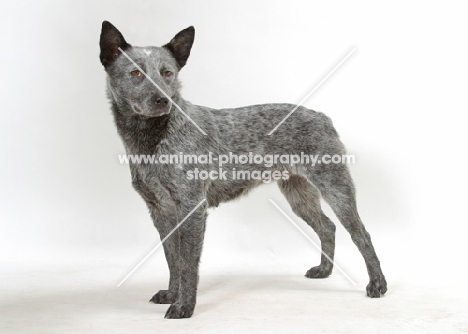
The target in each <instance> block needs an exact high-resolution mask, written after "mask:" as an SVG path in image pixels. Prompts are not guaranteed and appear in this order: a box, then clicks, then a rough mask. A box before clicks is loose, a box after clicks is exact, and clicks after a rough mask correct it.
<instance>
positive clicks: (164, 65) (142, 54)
mask: <svg viewBox="0 0 468 334" xmlns="http://www.w3.org/2000/svg"><path fill="white" fill-rule="evenodd" d="M194 37H195V29H194V28H193V27H189V28H187V29H184V30H182V31H181V32H179V33H178V34H177V35H176V36H175V37H174V38H173V39H172V40H171V41H170V42H169V43H168V44H166V45H164V46H162V47H155V46H151V47H134V46H131V45H130V44H128V43H127V42H126V41H125V39H124V37H123V36H122V34H121V33H120V31H118V30H117V28H115V27H114V26H113V25H112V24H111V23H110V22H107V21H104V22H103V23H102V31H101V39H100V42H99V45H100V47H101V54H100V56H99V58H100V59H101V63H102V65H103V66H104V68H105V70H106V72H107V74H108V90H109V97H110V98H111V100H112V101H113V102H114V103H116V104H117V105H118V106H120V107H121V108H119V109H121V110H123V111H124V112H125V111H126V112H131V113H136V114H139V115H144V116H147V117H157V116H161V115H165V114H168V113H169V112H170V110H171V107H172V103H173V99H175V98H176V97H177V94H178V92H179V89H180V84H179V81H178V79H177V76H178V74H179V71H180V70H181V69H182V67H184V65H185V64H186V62H187V59H188V57H189V55H190V50H191V48H192V44H193V40H194Z"/></svg>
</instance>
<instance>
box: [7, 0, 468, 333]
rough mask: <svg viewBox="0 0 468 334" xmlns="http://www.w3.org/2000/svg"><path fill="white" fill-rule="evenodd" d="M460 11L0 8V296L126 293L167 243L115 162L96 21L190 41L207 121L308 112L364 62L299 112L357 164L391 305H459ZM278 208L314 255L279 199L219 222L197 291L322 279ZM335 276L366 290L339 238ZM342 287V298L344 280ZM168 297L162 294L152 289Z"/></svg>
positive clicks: (413, 5) (414, 7)
mask: <svg viewBox="0 0 468 334" xmlns="http://www.w3.org/2000/svg"><path fill="white" fill-rule="evenodd" d="M466 9H467V8H466V6H465V5H464V3H463V2H452V1H448V2H444V3H443V4H442V3H440V4H439V5H436V4H434V3H427V2H392V4H391V5H390V4H389V5H382V4H377V3H376V2H370V1H369V2H359V3H355V2H353V3H352V4H351V3H348V2H339V3H335V2H333V3H330V2H329V3H327V4H324V3H319V2H311V1H302V2H300V1H289V2H286V1H285V2H279V1H237V2H236V4H235V5H234V4H232V3H229V4H228V3H221V2H219V1H203V2H201V1H200V2H191V1H186V2H184V1H135V2H123V1H100V2H95V1H81V2H72V1H41V2H33V1H25V2H22V3H21V4H18V3H15V4H13V2H6V1H3V2H2V3H1V9H0V16H1V18H0V25H1V31H2V48H1V53H0V57H1V62H0V64H1V74H2V75H1V79H2V80H1V81H0V85H1V106H2V118H1V121H0V136H1V137H0V152H1V165H0V184H1V192H0V196H1V198H0V260H1V261H2V268H3V270H4V275H5V277H9V278H10V280H9V281H8V282H9V285H8V288H5V289H4V290H5V291H6V290H8V291H10V294H11V296H12V298H13V297H15V293H16V292H18V291H20V290H21V289H28V287H30V284H31V282H29V281H25V282H23V283H21V281H18V280H17V279H19V278H18V275H17V274H16V273H17V272H21V273H23V274H24V273H29V272H31V273H42V274H41V275H43V276H41V277H47V272H48V270H49V269H51V268H53V269H51V270H52V271H53V270H57V268H65V267H67V268H68V267H72V268H81V267H87V266H90V267H93V266H95V267H96V266H97V267H99V266H102V267H107V268H113V269H112V270H113V271H112V270H111V271H109V273H110V272H112V274H109V276H107V277H106V278H105V279H106V282H109V284H117V283H118V282H119V281H120V280H121V279H122V278H123V277H124V276H125V275H126V274H127V273H128V272H129V270H130V269H131V268H132V267H133V266H134V265H136V264H137V263H138V261H139V260H140V259H141V258H143V257H144V256H145V255H146V254H147V253H148V252H149V251H150V250H151V249H152V248H153V247H154V246H155V245H156V244H157V243H158V241H159V237H158V234H157V232H156V230H155V229H154V227H153V225H152V222H151V220H150V218H149V215H148V214H147V209H146V207H145V205H144V202H143V200H141V199H140V198H139V196H138V195H137V193H136V192H135V191H133V189H132V187H131V183H130V173H129V170H128V166H125V165H120V164H119V162H118V158H117V155H118V154H122V153H124V149H123V146H122V144H121V141H120V139H119V137H118V135H117V133H116V129H115V126H114V124H113V119H112V115H111V112H110V108H109V103H108V101H107V99H106V95H105V75H106V74H105V72H104V70H103V68H102V65H101V64H100V62H99V58H98V55H99V47H98V41H99V34H100V29H101V22H102V21H103V20H109V21H110V22H112V23H113V24H114V25H115V26H116V27H117V28H118V29H119V30H120V31H121V32H122V33H123V35H124V36H125V38H126V40H127V41H128V42H129V43H131V44H133V45H139V46H145V45H162V44H165V43H166V42H168V41H169V40H170V39H171V38H172V37H173V36H174V35H175V34H176V33H177V32H178V31H180V30H182V29H184V28H186V27H188V26H190V25H194V26H195V29H196V38H195V43H194V46H193V49H192V53H191V57H190V59H189V61H188V64H187V66H186V67H185V68H184V69H183V70H182V72H181V74H180V77H181V80H182V81H183V83H184V88H183V96H184V97H185V98H186V99H187V100H189V101H191V102H192V103H194V104H199V105H205V106H210V107H214V108H222V107H237V106H244V105H249V104H257V103H269V102H290V103H298V102H299V101H300V100H301V99H302V98H303V97H304V96H305V95H306V94H307V93H308V92H309V91H310V90H311V89H312V88H313V87H314V86H315V85H316V84H317V83H318V82H319V81H320V80H321V79H322V78H323V77H324V76H325V75H327V74H328V72H329V71H330V70H331V69H332V68H333V67H334V66H335V65H336V64H337V63H338V62H339V61H340V60H341V59H342V58H343V57H344V56H345V55H346V54H347V53H348V52H349V51H350V50H352V49H353V48H356V52H355V53H354V54H353V55H352V56H351V57H350V58H349V59H348V60H347V61H346V62H345V63H344V64H343V65H342V67H340V68H339V69H338V71H336V72H335V73H334V74H333V75H332V76H331V77H330V78H329V80H328V81H326V83H325V84H324V85H323V86H321V87H320V88H319V89H318V90H317V91H316V92H315V93H314V94H313V96H312V97H311V98H310V99H308V100H307V101H306V102H305V103H304V105H305V106H307V107H309V108H311V109H314V110H318V111H322V112H324V113H326V114H327V115H329V116H330V117H331V118H332V119H333V121H334V124H335V127H336V128H337V130H338V131H339V133H340V135H341V138H342V140H343V142H344V143H345V144H346V146H347V148H348V151H349V152H350V153H352V154H354V155H355V156H356V159H357V163H356V164H355V165H353V166H351V171H352V174H353V177H354V180H355V183H356V186H357V190H358V206H359V210H360V214H361V217H362V219H363V221H364V223H365V225H366V227H367V229H368V231H369V232H370V233H371V235H372V237H373V242H374V246H375V248H376V250H377V253H378V255H379V257H380V260H381V262H382V268H383V270H384V272H385V274H386V275H387V278H388V281H389V296H390V294H391V293H392V288H393V289H394V291H395V290H398V288H399V287H404V286H409V284H416V285H418V284H421V285H427V286H429V287H436V286H437V287H446V286H455V285H456V286H457V287H458V289H460V291H463V293H464V294H465V295H466V292H467V290H466V285H465V284H464V281H465V273H466V270H465V266H464V264H463V263H464V260H465V255H466V252H467V247H466V241H465V236H466V233H467V231H468V227H467V219H466V216H465V207H466V199H467V196H466V189H467V186H468V184H467V176H466V175H467V173H466V163H467V159H466V152H465V144H466V140H467V135H466V126H467V123H466V117H465V115H466V113H467V112H468V110H467V106H468V102H467V99H466V94H467V91H468V79H467V78H468V65H467V63H466V59H468V44H467V43H466V32H467V31H468V30H467V29H468V23H467V20H466ZM292 117H293V116H292ZM273 126H274V125H273V124H272V128H273ZM298 140H300V138H298ZM269 198H272V199H274V200H275V201H276V202H277V203H278V204H279V205H280V206H281V207H282V208H283V209H284V210H285V211H286V212H287V213H288V214H290V215H291V216H292V217H293V219H294V220H295V221H296V222H297V223H298V224H299V225H300V226H301V227H302V228H303V229H304V231H306V233H307V234H308V235H310V236H311V238H313V240H315V241H316V242H318V239H317V238H316V236H315V235H314V233H313V232H312V231H311V230H309V228H308V227H307V225H306V224H305V223H304V222H302V221H300V219H298V218H296V217H295V216H293V214H292V212H291V210H290V208H289V206H288V204H287V202H286V201H285V200H284V199H283V198H282V197H281V195H280V193H279V191H278V190H277V188H276V185H274V184H272V185H268V186H265V187H263V188H260V189H258V190H256V191H254V192H253V193H251V194H250V195H249V196H248V197H246V198H243V199H241V200H238V201H235V202H233V203H229V204H224V205H222V206H220V207H219V208H217V209H216V210H214V211H212V212H211V215H210V216H209V218H208V229H207V235H206V243H205V248H204V254H203V258H202V267H201V274H202V280H203V275H204V274H208V275H209V274H213V275H225V274H247V275H253V274H275V275H289V274H291V275H297V276H301V275H303V274H304V273H305V271H306V270H307V269H308V268H310V267H311V266H313V265H316V264H317V263H318V261H319V253H318V252H317V251H316V249H315V248H314V247H313V246H312V245H311V244H310V243H309V242H308V241H307V239H306V238H304V237H303V236H302V235H301V234H300V233H299V232H298V231H297V230H295V229H294V227H293V226H292V225H291V224H290V223H289V222H288V221H287V220H286V219H285V218H284V217H283V216H282V215H281V214H280V213H279V212H278V211H277V210H276V209H275V208H274V207H273V206H272V205H271V203H270V202H269V201H268V199H269ZM325 210H326V212H327V213H328V214H329V215H330V217H332V218H333V219H334V221H335V222H337V221H336V218H335V217H334V216H333V214H332V213H331V212H330V210H329V209H328V208H325ZM337 223H338V222H337ZM337 225H339V223H338V224H337ZM336 262H337V264H339V265H340V266H341V267H342V268H343V269H344V270H345V271H347V272H348V273H349V275H350V276H351V277H353V279H354V280H355V281H356V282H357V283H358V287H357V288H356V287H354V286H352V285H351V286H348V288H349V289H354V290H355V291H357V290H359V291H361V292H362V291H364V287H365V284H366V280H367V274H366V270H365V266H364V263H363V261H362V258H361V256H360V254H359V253H358V251H357V249H356V248H355V247H354V245H353V244H352V243H351V241H350V238H349V235H348V234H347V233H346V232H345V231H344V229H343V228H342V226H341V225H339V226H338V235H337V251H336ZM80 266H81V267H80ZM114 269H115V270H114ZM52 271H51V272H52ZM23 274H21V275H20V276H21V277H23V276H22V275H23ZM25 275H26V276H27V275H28V274H25ZM158 275H161V276H162V277H166V276H167V269H166V264H165V260H164V256H163V252H162V251H161V250H158V251H157V252H156V253H154V254H153V255H152V257H151V258H150V259H149V260H148V261H147V262H146V263H145V264H144V266H143V267H141V268H140V269H139V270H138V271H137V272H136V273H135V274H134V277H132V278H131V279H129V281H128V282H127V283H125V284H130V286H132V284H134V283H132V279H133V280H138V279H139V278H140V279H143V277H146V278H151V279H152V278H153V277H156V276H158ZM333 276H335V277H341V279H342V280H343V282H342V283H343V284H347V282H346V280H345V279H344V278H343V277H342V275H341V274H340V273H339V272H338V271H337V270H335V271H334V274H333ZM51 277H52V276H51ZM80 277H81V276H80ZM49 279H51V280H53V278H49ZM51 282H52V281H51ZM82 282H85V283H86V275H84V276H83V277H82ZM160 282H164V279H161V280H160ZM325 282H326V281H325ZM392 282H393V283H394V284H393V285H392ZM396 282H398V283H396ZM85 283H83V284H84V286H86V284H85ZM0 284H1V283H0ZM37 284H39V283H37ZM164 284H165V283H164ZM324 286H326V284H325V285H324ZM158 288H164V286H159V287H156V286H154V288H152V289H153V290H155V291H157V289H158ZM431 289H432V288H428V290H427V291H431ZM15 291H16V292H15ZM155 291H147V294H148V296H149V295H150V294H151V293H154V292H155ZM395 292H396V291H395ZM18 293H19V292H18ZM363 298H364V297H363ZM386 298H387V297H386ZM388 298H389V297H388ZM219 303H222V302H219ZM455 303H456V302H455ZM206 312H208V313H211V314H212V315H214V314H216V308H215V307H214V308H212V309H210V308H209V307H207V308H206ZM162 316H163V313H161V314H157V317H158V318H162ZM10 324H12V325H11V326H14V324H13V323H10ZM451 325H453V323H452V324H451ZM453 326H455V327H454V328H457V329H460V328H461V329H462V330H463V329H464V330H467V328H468V325H467V324H466V323H464V324H463V325H460V324H459V323H458V325H453ZM457 326H458V327H457ZM460 326H461V327H460ZM463 326H465V327H463ZM10 328H13V327H10Z"/></svg>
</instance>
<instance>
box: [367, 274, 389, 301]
mask: <svg viewBox="0 0 468 334" xmlns="http://www.w3.org/2000/svg"><path fill="white" fill-rule="evenodd" d="M366 291H367V296H368V297H371V298H380V296H383V295H384V294H385V292H387V281H386V280H385V277H384V276H383V275H382V276H380V277H378V278H374V279H371V280H370V282H369V284H368V285H367V288H366Z"/></svg>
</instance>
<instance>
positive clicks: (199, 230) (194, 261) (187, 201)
mask: <svg viewBox="0 0 468 334" xmlns="http://www.w3.org/2000/svg"><path fill="white" fill-rule="evenodd" d="M186 195H187V194H186ZM203 200H204V199H203V198H202V197H200V194H198V195H195V194H193V195H191V196H184V202H183V201H182V200H178V201H176V211H177V217H178V219H179V223H180V221H181V220H182V219H185V221H184V222H183V223H182V224H181V225H180V227H179V236H180V247H179V250H180V258H179V265H180V285H179V294H178V298H177V300H176V302H175V303H173V304H172V305H171V306H170V307H169V309H168V310H167V312H166V315H165V318H167V319H180V318H190V317H191V316H192V314H193V311H194V309H195V304H196V301H197V286H198V265H199V262H200V256H201V251H202V247H203V238H204V234H205V224H206V216H207V214H206V209H207V207H208V205H207V203H206V201H203ZM202 201H203V202H202ZM200 203H202V204H201V205H200V206H199V207H198V208H197V209H196V210H195V211H193V212H192V210H193V209H194V208H195V207H197V205H199V204H200Z"/></svg>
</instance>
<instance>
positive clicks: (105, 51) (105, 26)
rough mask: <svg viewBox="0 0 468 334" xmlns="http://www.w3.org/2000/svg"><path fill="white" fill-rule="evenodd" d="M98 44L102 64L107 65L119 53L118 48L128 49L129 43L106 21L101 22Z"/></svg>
mask: <svg viewBox="0 0 468 334" xmlns="http://www.w3.org/2000/svg"><path fill="white" fill-rule="evenodd" d="M99 46H100V47H101V54H100V55H99V58H100V59H101V63H102V65H104V67H107V66H108V65H110V64H112V62H113V61H114V60H115V59H116V58H117V57H118V56H119V55H120V53H121V52H120V51H119V48H121V49H122V50H125V49H128V48H129V47H130V46H131V45H130V44H128V43H127V42H126V41H125V39H124V37H123V36H122V34H121V33H120V31H118V30H117V28H116V27H114V26H113V25H112V23H110V22H108V21H104V22H102V30H101V39H100V40H99Z"/></svg>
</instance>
